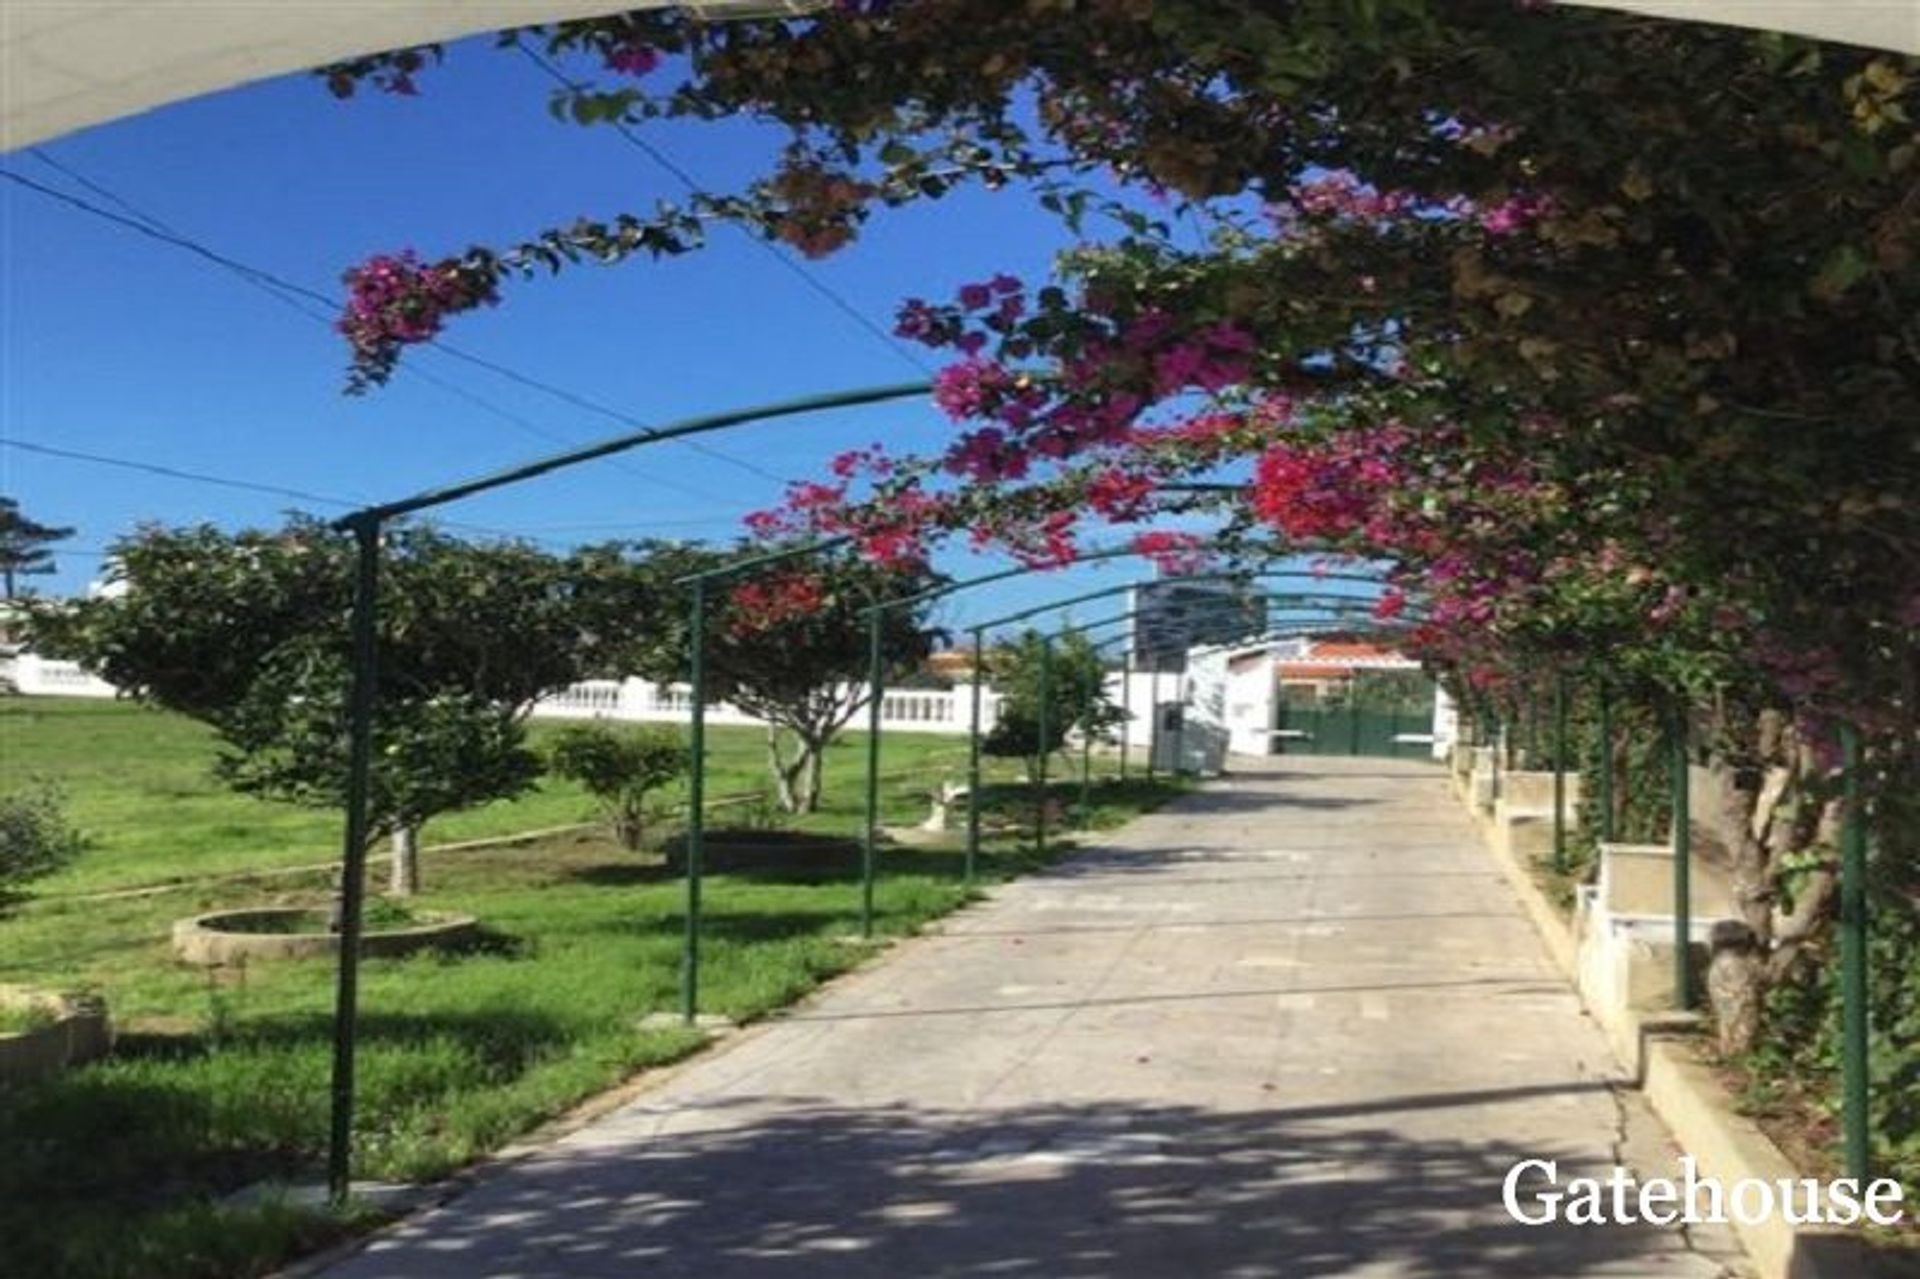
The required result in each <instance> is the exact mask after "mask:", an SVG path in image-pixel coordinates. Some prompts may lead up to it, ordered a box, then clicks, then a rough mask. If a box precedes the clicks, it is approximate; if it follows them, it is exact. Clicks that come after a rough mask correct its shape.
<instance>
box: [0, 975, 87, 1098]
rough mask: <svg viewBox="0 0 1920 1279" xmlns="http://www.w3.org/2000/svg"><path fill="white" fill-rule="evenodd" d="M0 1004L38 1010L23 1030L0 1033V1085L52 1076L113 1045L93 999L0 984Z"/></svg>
mask: <svg viewBox="0 0 1920 1279" xmlns="http://www.w3.org/2000/svg"><path fill="white" fill-rule="evenodd" d="M0 1008H5V1009H8V1010H10V1011H18V1012H29V1013H35V1014H38V1016H36V1017H35V1021H36V1022H37V1023H38V1024H36V1025H34V1026H32V1027H30V1028H29V1029H26V1030H18V1031H0V1084H9V1083H21V1082H24V1081H26V1080H30V1079H40V1078H44V1077H45V1076H47V1075H53V1074H58V1073H59V1072H60V1071H62V1070H65V1069H66V1068H67V1067H69V1066H77V1065H80V1064H81V1063H82V1062H88V1061H92V1060H93V1059H94V1058H95V1057H103V1056H105V1055H106V1053H107V1050H108V1049H110V1048H112V1047H113V1027H112V1025H111V1023H109V1022H108V1020H107V1008H106V1005H105V1004H103V1003H102V1002H100V1001H99V1000H98V999H91V998H82V997H79V996H75V995H62V994H56V993H54V992H52V991H46V990H34V989H32V988H31V987H27V986H0Z"/></svg>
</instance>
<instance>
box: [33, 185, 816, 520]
mask: <svg viewBox="0 0 1920 1279" xmlns="http://www.w3.org/2000/svg"><path fill="white" fill-rule="evenodd" d="M31 153H32V154H33V155H34V156H35V157H36V158H38V159H39V160H41V161H42V162H43V163H45V164H47V165H48V166H49V167H51V168H54V169H56V170H58V171H59V172H61V173H64V174H66V175H67V176H68V177H69V178H71V179H72V180H74V181H76V182H79V183H81V184H82V185H83V186H85V187H87V188H88V189H89V190H92V191H94V192H96V193H98V194H100V195H101V196H102V197H103V198H105V199H108V200H111V201H112V202H113V203H114V204H117V205H119V206H120V207H121V208H122V209H125V210H127V211H128V212H129V213H131V214H132V215H133V216H131V217H129V216H124V215H122V214H119V213H115V212H113V211H111V210H109V209H104V208H101V207H100V206H99V205H97V204H94V203H92V202H91V201H87V200H83V199H81V198H80V197H78V196H76V195H73V194H72V193H71V192H67V191H62V190H59V189H58V188H56V187H50V186H47V185H45V184H44V183H40V182H36V181H34V180H33V179H32V178H29V177H27V176H26V175H24V174H21V173H17V172H14V171H13V170H11V169H0V177H5V178H7V179H8V180H10V181H12V182H14V183H17V184H18V185H21V186H24V187H27V188H29V189H31V190H33V191H36V192H38V193H39V194H41V195H44V196H46V197H48V198H49V199H53V200H57V201H59V202H61V203H62V204H66V205H68V206H69V207H72V208H74V209H77V210H79V211H81V212H83V213H87V214H90V215H92V216H94V217H97V218H102V219H104V220H106V221H108V222H112V223H114V224H115V225H117V226H120V227H122V228H124V229H126V230H129V231H134V232H137V233H138V234H141V235H144V236H147V237H149V238H150V239H154V240H158V241H160V242H162V243H164V244H168V245H170V246H172V247H174V248H177V249H181V250H183V251H185V252H188V253H191V254H193V255H194V256H196V257H199V258H202V259H204V260H205V261H207V262H210V263H212V264H213V265H215V266H218V267H220V268H221V269H223V270H226V271H229V272H232V273H233V274H235V275H236V276H238V277H239V278H241V279H242V280H244V281H246V282H248V283H249V284H251V285H253V286H254V287H255V288H258V289H260V290H262V291H263V292H265V293H267V294H268V295H269V296H271V297H273V298H275V299H276V300H278V301H280V302H282V303H283V304H286V305H291V306H292V307H293V309H295V310H296V311H299V312H300V313H301V314H303V315H305V316H307V317H308V318H309V319H312V320H315V321H316V322H318V323H321V324H324V325H326V326H327V327H328V328H329V329H332V328H334V327H335V325H334V320H333V317H332V314H331V312H332V309H333V308H334V307H336V306H337V305H338V301H337V300H336V299H334V298H330V297H328V296H327V295H326V294H324V293H321V292H319V291H318V290H316V289H312V288H309V287H308V286H306V285H304V284H300V283H298V282H297V281H294V280H289V279H287V278H286V277H284V276H281V275H277V274H275V273H274V272H271V271H268V270H265V269H263V268H261V267H256V266H254V265H252V264H251V263H247V262H242V261H240V260H239V259H237V258H234V257H231V256H229V255H227V254H224V253H221V252H218V251H217V250H214V249H210V248H208V247H207V246H206V245H204V244H201V243H200V242H198V241H196V240H193V239H191V238H189V237H187V236H185V235H183V234H181V233H179V232H178V231H175V230H173V229H172V228H170V227H168V226H167V225H166V224H165V223H164V222H162V221H161V220H160V219H158V218H155V217H153V216H152V215H151V214H149V213H145V212H143V211H142V210H140V209H139V208H138V206H136V205H134V204H133V203H132V202H131V201H128V200H126V199H123V198H122V197H120V196H118V195H116V194H114V193H113V192H112V191H110V190H109V189H108V188H106V187H105V186H103V185H102V184H100V183H99V182H97V181H94V180H92V179H90V178H86V177H84V176H82V175H81V174H79V173H78V171H77V170H75V169H73V168H72V167H71V166H70V165H67V164H65V163H63V162H60V161H57V160H55V159H54V158H53V157H52V156H51V155H49V154H48V153H47V152H46V151H45V149H44V148H40V147H35V148H32V152H31ZM288 295H291V296H288ZM296 297H297V298H303V299H306V300H308V301H310V302H316V303H318V304H320V305H321V306H324V307H326V308H328V311H327V313H322V314H316V313H314V312H313V311H311V310H309V309H308V308H306V307H304V306H301V305H299V304H297V303H295V302H294V301H293V299H294V298H296ZM427 345H429V346H430V347H432V348H433V349H435V350H437V351H439V352H440V353H441V354H443V355H447V356H451V357H453V358H455V359H458V360H462V361H465V362H466V363H468V364H472V365H475V366H476V367H479V368H484V369H487V370H488V371H490V372H492V373H495V374H497V375H499V376H501V377H505V378H508V379H510V380H512V381H514V382H517V383H519V384H520V385H522V386H525V387H528V388H530V389H533V390H537V391H540V392H543V393H544V394H547V395H550V396H552V397H554V398H556V399H560V400H563V401H565V402H566V403H569V404H572V405H574V406H575V407H579V408H585V409H588V410H589V411H592V412H595V413H599V414H601V415H603V416H606V417H609V418H611V419H613V420H614V421H616V422H618V423H620V424H621V425H628V426H640V427H644V426H645V425H646V423H645V422H642V421H639V420H638V419H636V418H634V417H632V416H631V415H629V414H625V413H621V412H619V411H618V410H617V409H613V408H610V407H608V406H606V405H603V404H598V403H595V402H594V401H591V400H588V399H587V398H586V397H584V396H581V395H577V394H575V393H574V392H571V391H568V390H566V389H564V388H562V387H558V386H555V385H553V384H551V383H548V382H543V381H541V380H539V379H537V378H533V377H530V376H528V375H526V374H524V373H520V372H519V371H517V370H515V369H511V368H508V367H507V366H505V365H503V364H499V363H497V362H495V361H492V360H489V359H486V358H484V357H482V356H478V355H474V354H473V353H471V352H468V351H463V350H461V349H459V348H457V347H454V346H452V345H450V344H448V343H446V342H442V341H439V340H437V339H436V340H430V341H429V342H428V343H427ZM402 371H403V372H405V373H408V374H409V375H410V376H413V377H417V378H419V379H420V380H422V381H424V382H427V383H428V384H429V385H432V386H435V387H438V388H439V389H441V390H443V391H445V392H447V393H448V394H451V395H454V396H457V397H459V398H460V399H462V400H465V401H467V402H468V403H470V404H473V405H475V406H476V407H479V408H481V409H483V410H484V411H486V412H488V413H491V414H493V415H494V416H496V417H499V418H501V419H502V420H504V421H507V422H509V423H511V424H513V425H515V426H517V427H519V428H521V429H522V430H524V431H527V432H529V433H531V434H533V435H535V436H538V437H539V438H541V439H544V440H547V441H548V442H550V443H555V444H563V445H573V444H577V443H579V441H578V440H576V439H572V438H570V437H567V436H564V435H561V434H559V433H557V432H554V431H550V430H547V429H545V428H543V427H540V426H537V425H535V424H534V423H532V422H530V421H528V420H527V419H525V418H523V417H521V416H519V415H518V414H516V413H513V412H511V411H509V410H507V409H504V408H501V407H500V406H499V405H496V404H494V403H492V402H491V401H489V400H486V399H484V398H483V397H481V396H478V395H476V394H474V393H473V392H470V391H467V390H466V389H464V388H462V387H459V386H456V385H454V384H452V383H449V382H447V381H445V380H443V379H440V378H437V377H435V376H433V375H432V374H430V373H428V372H426V371H425V370H424V369H420V368H418V367H417V366H402ZM684 443H687V444H688V446H689V447H693V448H695V449H696V450H697V451H699V452H701V453H703V454H705V455H707V456H709V457H712V458H715V459H717V460H719V461H723V462H727V463H729V464H731V465H733V466H736V467H739V468H740V469H742V470H745V471H747V472H749V473H751V474H754V475H757V476H759V477H761V478H763V479H770V480H772V481H774V482H775V483H778V484H784V483H786V480H785V478H784V477H782V476H778V475H774V474H773V473H771V472H769V471H766V470H764V469H762V468H761V467H758V466H756V465H754V464H752V463H750V462H745V461H743V460H741V459H739V458H736V457H733V456H732V455H730V454H727V453H724V452H722V451H720V450H718V449H714V448H712V447H710V446H705V445H697V444H694V443H693V442H691V441H685V442H684ZM609 465H612V466H614V467H616V468H618V469H620V470H622V471H626V472H628V473H629V474H631V475H634V476H636V477H637V478H639V479H641V480H643V481H644V482H647V483H650V484H656V485H659V486H660V487H662V488H667V489H672V490H674V491H676V492H679V493H682V494H685V495H687V496H689V497H694V498H697V499H699V500H701V501H706V502H711V501H716V500H718V498H717V497H716V495H715V494H712V493H708V492H706V491H704V490H702V489H699V488H696V487H694V486H692V485H688V484H685V483H682V482H680V481H678V480H674V479H670V478H668V477H665V476H660V475H656V474H653V473H651V472H648V471H645V470H642V469H640V468H637V467H634V466H633V465H631V464H630V463H626V462H623V461H620V460H618V459H613V460H611V461H610V462H609Z"/></svg>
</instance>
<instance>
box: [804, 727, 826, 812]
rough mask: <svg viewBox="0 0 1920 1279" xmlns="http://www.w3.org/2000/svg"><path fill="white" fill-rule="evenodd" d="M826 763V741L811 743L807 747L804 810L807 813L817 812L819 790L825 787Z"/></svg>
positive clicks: (818, 807)
mask: <svg viewBox="0 0 1920 1279" xmlns="http://www.w3.org/2000/svg"><path fill="white" fill-rule="evenodd" d="M826 764H827V746H826V743H825V742H815V743H813V745H812V746H811V747H810V748H809V749H808V752H807V791H806V801H807V807H806V811H807V812H809V813H813V812H818V811H819V809H820V795H821V792H822V791H823V790H825V788H826V787H825V774H826Z"/></svg>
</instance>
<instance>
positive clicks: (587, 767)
mask: <svg viewBox="0 0 1920 1279" xmlns="http://www.w3.org/2000/svg"><path fill="white" fill-rule="evenodd" d="M547 757H548V759H549V761H550V762H551V764H552V767H553V771H554V772H555V773H556V774H557V775H559V776H561V777H564V778H566V779H567V780H569V781H574V782H578V783H580V785H581V786H582V787H583V788H585V790H586V792H587V794H589V795H591V796H593V797H594V799H595V800H597V801H598V802H599V804H600V809H601V812H603V813H604V814H605V815H606V818H607V824H608V825H609V826H610V827H611V828H612V829H613V835H614V838H615V839H617V840H619V841H620V846H621V847H622V848H625V849H626V850H627V851H628V852H639V851H640V848H641V845H642V844H643V843H644V842H645V840H646V831H647V821H648V818H649V816H650V814H649V812H648V809H647V796H648V795H650V794H652V793H653V792H654V791H656V790H658V789H660V788H661V787H662V786H665V785H667V784H668V783H670V782H675V781H678V780H679V779H680V778H681V777H682V776H684V775H685V774H686V771H687V744H686V742H685V741H684V740H682V738H681V736H680V734H679V733H677V732H675V731H674V730H672V729H670V728H662V727H654V728H635V729H627V730H624V731H622V730H618V729H613V728H609V727H607V726H606V725H605V724H570V725H568V726H567V727H566V728H563V729H561V730H560V733H559V735H558V736H557V737H556V738H555V739H554V742H553V745H552V747H551V748H549V750H548V753H547Z"/></svg>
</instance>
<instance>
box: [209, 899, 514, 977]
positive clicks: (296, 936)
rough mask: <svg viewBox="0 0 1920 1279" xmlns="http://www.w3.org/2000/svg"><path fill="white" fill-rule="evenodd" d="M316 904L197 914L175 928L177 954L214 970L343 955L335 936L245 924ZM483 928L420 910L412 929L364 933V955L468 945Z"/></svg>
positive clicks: (299, 912) (303, 911)
mask: <svg viewBox="0 0 1920 1279" xmlns="http://www.w3.org/2000/svg"><path fill="white" fill-rule="evenodd" d="M313 913H314V908H313V907H311V906H272V907H261V908H259V909H255V910H217V911H213V912H211V913H210V914H205V915H194V916H192V917H191V918H188V919H182V920H180V921H178V922H177V923H175V924H174V926H173V953H174V954H175V955H177V956H178V957H179V958H180V960H181V961H182V962H184V963H189V964H198V965H200V966H202V967H206V968H213V967H217V966H220V965H223V964H247V963H254V962H271V961H273V960H277V959H318V958H321V957H323V956H326V955H337V954H339V953H340V938H339V936H338V935H337V934H335V933H331V932H299V933H294V932H248V931H245V930H244V928H243V927H242V926H244V925H246V924H249V923H254V924H258V923H263V922H267V921H269V920H273V919H290V918H294V917H300V916H307V915H312V914H313ZM479 933H480V924H479V921H478V920H476V919H475V918H474V917H473V916H472V915H457V914H451V913H447V912H443V911H421V912H420V922H419V923H418V924H416V925H415V926H413V927H411V928H388V929H379V930H375V931H371V932H363V933H362V934H361V935H360V953H361V954H362V955H363V956H369V957H374V956H382V957H388V958H391V957H394V956H399V955H410V954H412V953H414V952H415V951H419V950H428V949H432V948H435V947H455V946H461V945H465V944H467V943H469V942H472V941H474V940H475V939H477V938H478V936H479Z"/></svg>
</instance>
